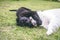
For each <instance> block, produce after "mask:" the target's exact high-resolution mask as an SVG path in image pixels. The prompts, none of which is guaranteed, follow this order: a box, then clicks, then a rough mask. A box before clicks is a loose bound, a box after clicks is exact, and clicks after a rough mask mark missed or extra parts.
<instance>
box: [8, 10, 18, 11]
mask: <svg viewBox="0 0 60 40" xmlns="http://www.w3.org/2000/svg"><path fill="white" fill-rule="evenodd" d="M9 11H17V10H9Z"/></svg>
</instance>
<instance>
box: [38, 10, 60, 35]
mask: <svg viewBox="0 0 60 40" xmlns="http://www.w3.org/2000/svg"><path fill="white" fill-rule="evenodd" d="M37 14H38V15H39V17H40V18H41V20H42V25H41V26H43V27H44V28H45V29H47V32H46V34H47V35H50V34H52V33H54V32H56V31H57V30H58V28H59V27H60V9H51V10H44V11H37Z"/></svg>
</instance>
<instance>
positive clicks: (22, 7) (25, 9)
mask: <svg viewBox="0 0 60 40" xmlns="http://www.w3.org/2000/svg"><path fill="white" fill-rule="evenodd" d="M20 9H25V10H28V11H31V10H30V9H29V8H26V7H21V8H20Z"/></svg>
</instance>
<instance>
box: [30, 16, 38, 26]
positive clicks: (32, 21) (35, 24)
mask: <svg viewBox="0 0 60 40" xmlns="http://www.w3.org/2000/svg"><path fill="white" fill-rule="evenodd" d="M30 19H31V23H32V24H33V25H34V26H37V23H36V21H35V20H34V19H33V18H32V17H30Z"/></svg>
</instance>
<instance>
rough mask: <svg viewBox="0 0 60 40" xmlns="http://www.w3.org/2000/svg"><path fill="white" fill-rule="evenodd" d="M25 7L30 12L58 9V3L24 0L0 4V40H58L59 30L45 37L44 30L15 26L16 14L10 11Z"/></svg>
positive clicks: (59, 39)
mask: <svg viewBox="0 0 60 40" xmlns="http://www.w3.org/2000/svg"><path fill="white" fill-rule="evenodd" d="M20 7H27V8H30V9H32V10H47V9H54V8H60V3H59V2H51V1H40V0H35V1H34V0H30V1H29V0H26V1H1V2H0V40H60V29H59V30H58V31H57V32H56V33H54V34H53V35H50V36H46V34H45V33H46V30H45V29H44V28H40V27H36V28H28V27H19V26H17V25H16V12H10V11H9V10H11V9H18V8H20Z"/></svg>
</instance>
